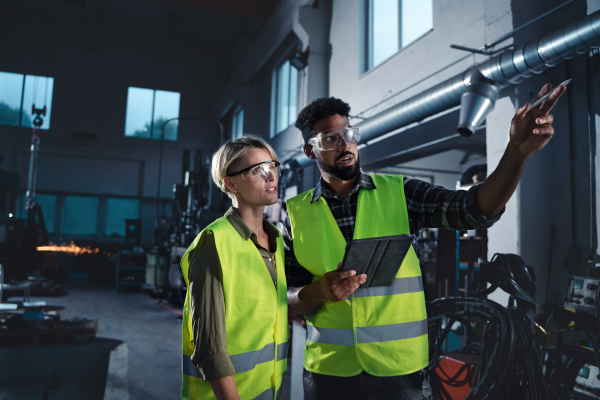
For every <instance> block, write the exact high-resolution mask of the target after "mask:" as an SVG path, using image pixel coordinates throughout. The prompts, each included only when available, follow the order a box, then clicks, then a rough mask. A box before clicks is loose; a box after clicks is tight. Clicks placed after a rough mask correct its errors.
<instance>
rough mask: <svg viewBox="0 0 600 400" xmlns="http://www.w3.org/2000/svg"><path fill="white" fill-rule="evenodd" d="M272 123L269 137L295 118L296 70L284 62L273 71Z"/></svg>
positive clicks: (285, 127) (286, 126) (287, 125)
mask: <svg viewBox="0 0 600 400" xmlns="http://www.w3.org/2000/svg"><path fill="white" fill-rule="evenodd" d="M273 87H274V91H273V95H274V99H273V100H274V101H273V116H274V118H273V123H272V129H271V137H273V136H275V135H277V134H278V133H280V132H282V131H283V130H285V129H287V128H288V127H289V126H290V125H292V124H293V123H294V121H295V120H296V107H297V104H296V103H297V97H298V70H297V69H296V68H295V67H294V66H293V65H292V64H290V62H289V60H288V61H286V62H284V63H283V64H282V65H281V66H280V67H279V68H278V69H277V70H276V71H275V73H274V85H273Z"/></svg>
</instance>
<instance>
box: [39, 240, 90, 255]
mask: <svg viewBox="0 0 600 400" xmlns="http://www.w3.org/2000/svg"><path fill="white" fill-rule="evenodd" d="M37 251H54V252H61V253H70V254H74V255H78V254H98V252H99V251H100V249H91V248H90V246H87V247H79V246H76V245H75V243H74V242H71V243H70V244H68V245H67V244H65V243H63V244H61V245H60V246H59V245H56V244H53V243H52V242H50V244H49V245H48V246H39V247H38V248H37Z"/></svg>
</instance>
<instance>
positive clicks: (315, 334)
mask: <svg viewBox="0 0 600 400" xmlns="http://www.w3.org/2000/svg"><path fill="white" fill-rule="evenodd" d="M306 327H307V330H308V336H307V337H306V340H310V341H311V342H313V343H323V344H339V345H342V346H354V332H353V331H352V329H328V328H317V327H316V326H314V325H310V324H307V325H306Z"/></svg>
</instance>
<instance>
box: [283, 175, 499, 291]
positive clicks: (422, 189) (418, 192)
mask: <svg viewBox="0 0 600 400" xmlns="http://www.w3.org/2000/svg"><path fill="white" fill-rule="evenodd" d="M361 189H363V190H376V189H377V188H376V187H375V183H374V182H373V178H371V176H370V175H369V174H366V173H363V172H362V171H361V173H360V176H359V180H358V183H357V184H356V186H355V187H354V188H353V189H352V191H351V192H350V194H349V195H348V197H346V199H345V200H344V199H342V198H340V197H339V196H338V195H337V194H335V193H334V192H332V191H331V190H330V189H329V188H328V186H327V184H326V183H325V181H323V178H321V179H320V181H319V183H318V184H317V186H316V187H315V191H314V194H313V197H312V201H311V204H312V203H314V202H315V201H317V200H319V197H321V196H324V197H325V199H326V200H327V204H328V205H329V209H330V210H331V214H333V217H334V218H335V221H336V222H337V224H338V227H339V228H340V230H341V231H342V235H344V239H346V241H349V240H351V239H352V238H353V236H354V224H355V220H356V204H357V202H358V192H359V191H360V190H361ZM478 191H479V186H478V185H477V186H472V187H471V188H470V189H469V190H468V191H464V190H456V191H455V190H448V189H445V188H443V187H441V186H436V185H432V184H430V183H427V182H423V181H420V180H418V179H411V178H407V177H406V176H405V177H404V196H405V197H406V208H407V210H408V220H409V226H410V234H411V235H412V236H413V238H414V243H413V246H414V247H415V248H416V239H417V238H418V235H419V231H420V230H421V229H424V228H443V229H452V230H460V231H465V230H471V229H479V228H489V227H490V226H492V225H493V224H494V223H496V221H498V220H499V219H500V216H501V215H502V213H503V212H504V209H503V210H502V211H501V212H500V213H499V214H498V215H496V216H494V217H486V216H485V215H483V214H482V213H481V210H480V209H479V205H478V204H477V192H478ZM291 232H292V229H291V226H290V219H289V218H286V219H285V221H284V223H283V243H284V247H285V275H286V279H287V284H288V286H289V287H300V286H305V285H308V284H309V283H311V282H312V274H311V273H310V272H309V271H308V270H306V269H305V268H304V267H303V266H302V265H300V263H298V260H296V256H295V254H294V243H293V241H292V235H291Z"/></svg>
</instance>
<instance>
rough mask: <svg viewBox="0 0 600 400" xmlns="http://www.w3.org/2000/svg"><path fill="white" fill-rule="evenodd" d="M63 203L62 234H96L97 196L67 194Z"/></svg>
mask: <svg viewBox="0 0 600 400" xmlns="http://www.w3.org/2000/svg"><path fill="white" fill-rule="evenodd" d="M64 204H65V205H64V219H63V229H62V231H63V233H64V234H71V235H97V234H98V204H99V200H98V198H96V197H83V196H67V197H66V198H65V203H64Z"/></svg>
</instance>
